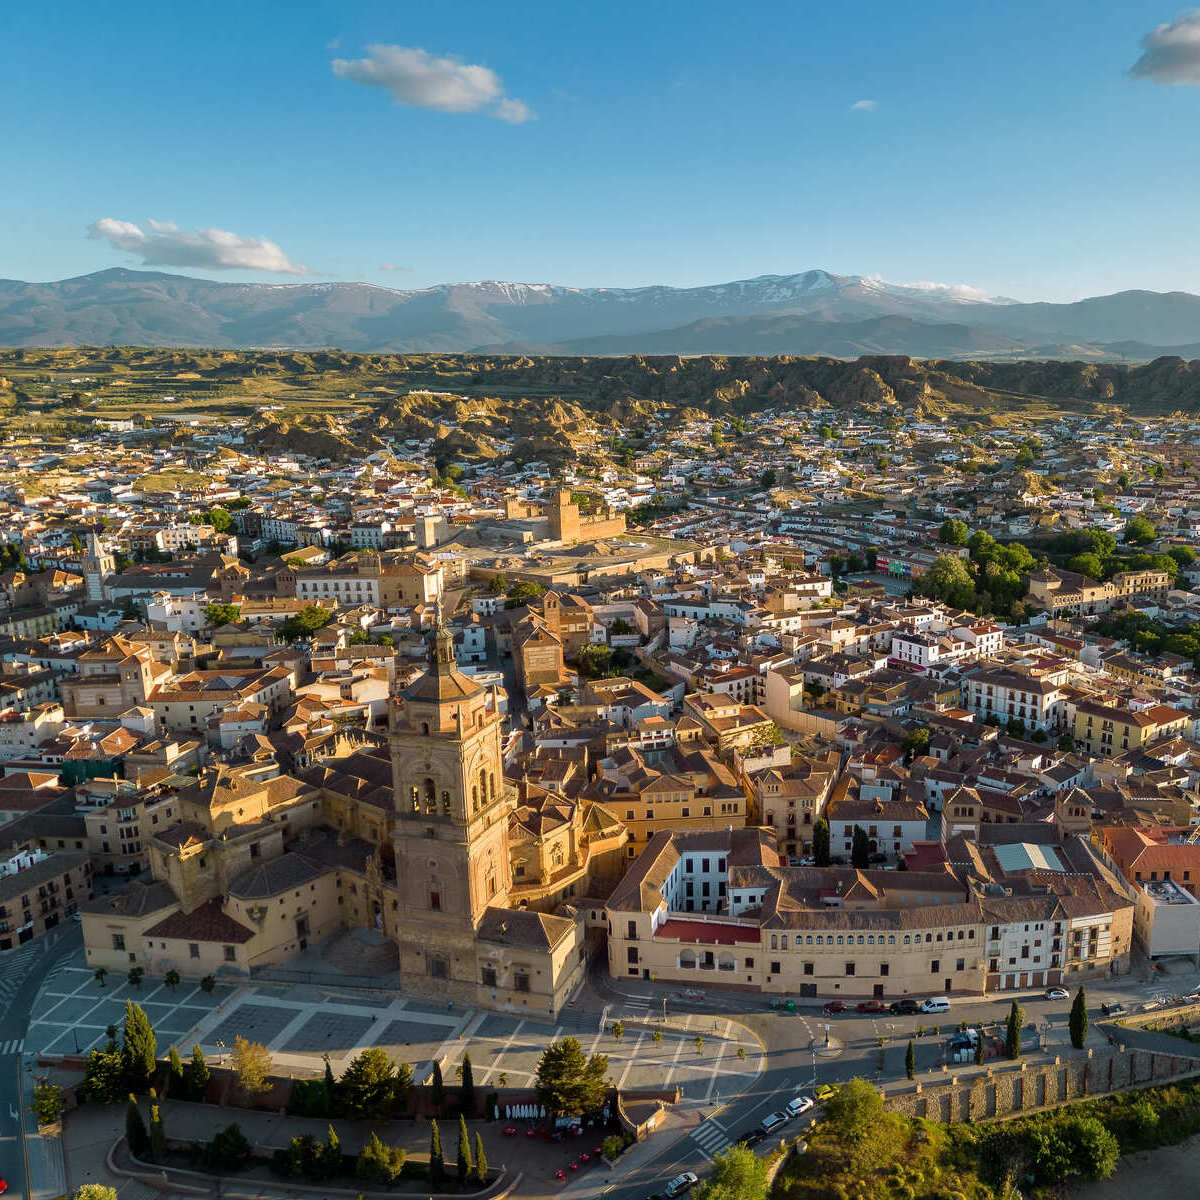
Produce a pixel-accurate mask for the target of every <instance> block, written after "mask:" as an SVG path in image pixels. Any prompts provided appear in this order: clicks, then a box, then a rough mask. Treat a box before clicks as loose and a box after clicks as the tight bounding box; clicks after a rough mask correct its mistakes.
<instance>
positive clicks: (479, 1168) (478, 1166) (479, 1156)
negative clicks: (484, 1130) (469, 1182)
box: [475, 1130, 488, 1185]
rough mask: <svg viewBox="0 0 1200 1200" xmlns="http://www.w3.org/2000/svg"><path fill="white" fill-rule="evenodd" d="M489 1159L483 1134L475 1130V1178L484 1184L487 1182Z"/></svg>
mask: <svg viewBox="0 0 1200 1200" xmlns="http://www.w3.org/2000/svg"><path fill="white" fill-rule="evenodd" d="M487 1177H488V1160H487V1151H486V1150H484V1148H483V1134H481V1133H480V1132H479V1131H478V1130H476V1131H475V1178H476V1180H477V1181H478V1182H479V1183H480V1185H483V1184H485V1183H487Z"/></svg>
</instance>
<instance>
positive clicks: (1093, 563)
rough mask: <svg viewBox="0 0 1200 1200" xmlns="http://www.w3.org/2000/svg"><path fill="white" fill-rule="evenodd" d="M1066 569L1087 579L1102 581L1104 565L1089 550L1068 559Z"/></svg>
mask: <svg viewBox="0 0 1200 1200" xmlns="http://www.w3.org/2000/svg"><path fill="white" fill-rule="evenodd" d="M1067 569H1068V570H1070V571H1077V572H1078V573H1079V574H1080V575H1086V576H1087V577H1088V578H1089V579H1095V580H1103V578H1104V564H1103V563H1102V562H1101V561H1100V559H1099V557H1098V556H1097V555H1095V554H1093V553H1092V552H1091V551H1090V550H1088V551H1085V552H1084V553H1083V554H1076V555H1074V556H1073V557H1072V558H1070V559H1068V560H1067Z"/></svg>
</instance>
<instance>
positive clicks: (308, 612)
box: [279, 604, 333, 643]
mask: <svg viewBox="0 0 1200 1200" xmlns="http://www.w3.org/2000/svg"><path fill="white" fill-rule="evenodd" d="M332 620H333V609H331V608H321V607H319V606H318V605H316V604H308V605H305V607H304V608H302V609H301V610H300V611H299V612H298V613H295V614H293V615H292V616H290V617H288V619H287V620H286V621H284V622H283V623H282V624H281V625H280V626H279V636H280V637H281V638H283V640H284V641H285V642H289V643H290V642H298V641H301V640H302V639H304V638H310V637H312V635H313V634H314V633H316V632H317V630H318V629H323V628H324V627H325V626H326V625H328V624H329V622H330V621H332Z"/></svg>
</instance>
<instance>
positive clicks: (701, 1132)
mask: <svg viewBox="0 0 1200 1200" xmlns="http://www.w3.org/2000/svg"><path fill="white" fill-rule="evenodd" d="M688 1136H689V1137H690V1138H691V1139H692V1141H693V1142H695V1143H696V1145H697V1146H698V1147H699V1148H700V1153H701V1154H703V1155H704V1157H705V1158H709V1159H711V1158H713V1157H714V1156H715V1155H717V1154H720V1153H721V1151H722V1150H725V1149H726V1148H727V1147H728V1146H729V1145H730V1143H731V1141H732V1139H731V1138H730V1137H729V1135H728V1134H727V1133H726V1132H725V1126H724V1125H722V1124H721V1122H720V1121H717V1120H715V1119H714V1118H713V1117H709V1119H708V1120H707V1121H704V1122H702V1123H701V1124H700V1125H698V1126H697V1127H696V1128H695V1129H693V1130H692V1132H691V1133H690V1134H689V1135H688Z"/></svg>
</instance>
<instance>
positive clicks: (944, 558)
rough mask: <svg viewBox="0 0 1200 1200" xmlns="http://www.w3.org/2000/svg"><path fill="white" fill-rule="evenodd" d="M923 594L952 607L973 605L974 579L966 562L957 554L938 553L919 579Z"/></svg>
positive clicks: (969, 606)
mask: <svg viewBox="0 0 1200 1200" xmlns="http://www.w3.org/2000/svg"><path fill="white" fill-rule="evenodd" d="M921 587H922V590H923V591H924V593H925V595H927V596H929V597H930V598H931V599H935V600H941V601H943V602H944V603H945V604H949V605H951V606H953V607H954V608H974V607H975V581H974V580H973V579H972V578H971V572H970V571H969V570H968V569H967V564H966V563H964V562H963V560H962V559H961V558H959V557H957V555H954V554H940V555H938V557H937V558H935V559H934V560H933V565H932V566H931V567H930V568H929V572H928V574H927V575H926V576H925V578H924V579H923V580H922V581H921Z"/></svg>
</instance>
